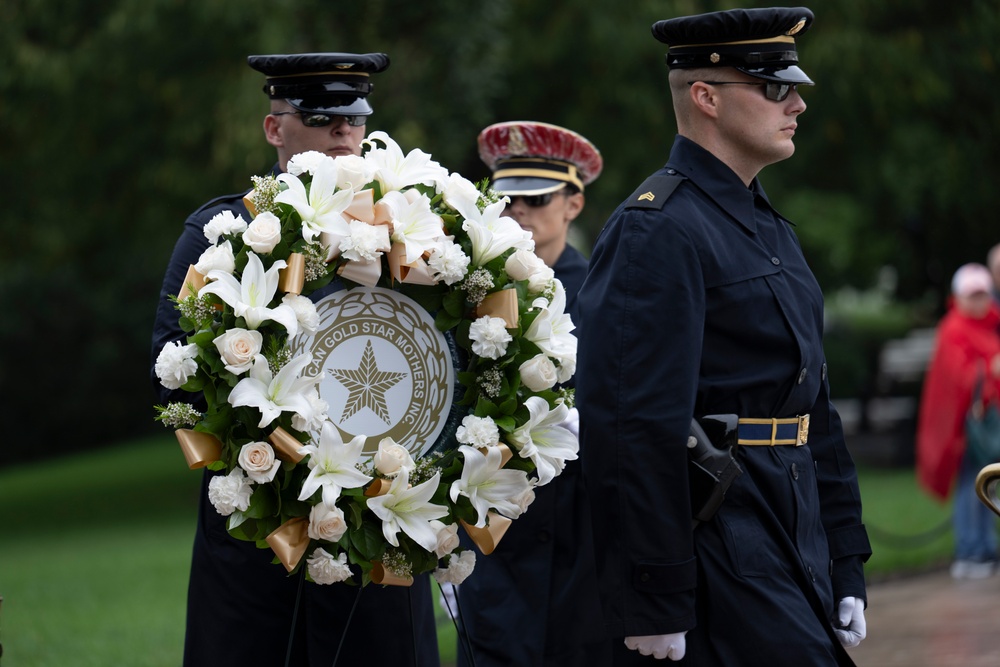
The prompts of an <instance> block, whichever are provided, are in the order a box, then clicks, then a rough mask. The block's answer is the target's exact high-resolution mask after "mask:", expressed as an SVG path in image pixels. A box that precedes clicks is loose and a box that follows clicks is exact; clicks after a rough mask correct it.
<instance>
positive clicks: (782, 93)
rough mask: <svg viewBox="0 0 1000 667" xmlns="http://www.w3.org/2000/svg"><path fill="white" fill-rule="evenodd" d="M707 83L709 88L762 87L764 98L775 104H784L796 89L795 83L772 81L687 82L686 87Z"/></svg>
mask: <svg viewBox="0 0 1000 667" xmlns="http://www.w3.org/2000/svg"><path fill="white" fill-rule="evenodd" d="M695 83H707V84H709V85H711V86H764V97H766V98H767V99H769V100H773V101H775V102H784V101H785V100H786V99H788V95H789V93H791V92H792V91H793V90H796V89H797V88H798V84H795V83H774V82H773V81H766V82H765V81H760V82H758V81H688V85H689V86H690V85H692V84H695Z"/></svg>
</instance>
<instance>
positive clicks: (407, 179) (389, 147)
mask: <svg viewBox="0 0 1000 667" xmlns="http://www.w3.org/2000/svg"><path fill="white" fill-rule="evenodd" d="M375 140H378V141H379V142H381V143H383V144H385V148H381V147H379V146H378V145H377V144H376V143H375ZM361 143H362V145H364V146H369V147H370V150H368V152H367V153H365V159H366V160H368V162H370V163H371V164H372V165H373V166H374V167H375V180H377V181H378V182H379V184H380V185H381V186H382V193H383V194H385V193H388V192H391V191H393V190H402V189H403V188H406V187H409V186H411V185H416V184H418V183H421V184H423V185H436V184H437V183H443V182H444V181H445V180H446V179H447V178H448V170H447V169H445V168H444V167H442V166H441V165H440V164H438V163H437V162H435V161H434V160H432V159H431V156H430V154H428V153H425V152H423V151H422V150H420V149H416V148H415V149H413V150H412V151H410V152H409V153H407V154H406V155H403V150H402V149H401V148H400V147H399V144H397V143H396V142H395V141H393V140H392V139H391V138H390V137H389V135H388V134H386V133H385V132H380V131H377V132H372V133H371V134H369V135H368V138H367V139H365V140H364V141H362V142H361Z"/></svg>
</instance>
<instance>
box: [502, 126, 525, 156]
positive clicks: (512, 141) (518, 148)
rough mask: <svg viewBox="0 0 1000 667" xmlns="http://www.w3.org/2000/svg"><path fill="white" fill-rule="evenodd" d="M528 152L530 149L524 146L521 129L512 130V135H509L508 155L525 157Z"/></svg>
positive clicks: (513, 128) (514, 128)
mask: <svg viewBox="0 0 1000 667" xmlns="http://www.w3.org/2000/svg"><path fill="white" fill-rule="evenodd" d="M527 151H528V147H527V146H525V145H524V136H523V135H522V134H521V128H519V127H512V128H510V133H509V134H508V135H507V154H508V155H524V154H525V153H526V152H527Z"/></svg>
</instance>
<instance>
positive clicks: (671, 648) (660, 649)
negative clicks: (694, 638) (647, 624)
mask: <svg viewBox="0 0 1000 667" xmlns="http://www.w3.org/2000/svg"><path fill="white" fill-rule="evenodd" d="M686 634H687V631H684V632H674V633H673V634H669V635H641V636H639V637H626V638H625V646H627V647H628V648H629V649H631V650H633V651H638V652H639V653H641V654H643V655H651V656H653V657H654V658H656V659H657V660H663V659H664V658H667V659H668V660H674V661H676V660H680V659H681V658H683V657H684V651H685V650H686V648H687V643H686V641H685V639H684V635H686Z"/></svg>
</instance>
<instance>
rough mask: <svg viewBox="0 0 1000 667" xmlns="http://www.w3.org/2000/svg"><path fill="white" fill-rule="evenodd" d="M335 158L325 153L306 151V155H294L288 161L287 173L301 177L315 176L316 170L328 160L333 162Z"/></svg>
mask: <svg viewBox="0 0 1000 667" xmlns="http://www.w3.org/2000/svg"><path fill="white" fill-rule="evenodd" d="M332 159H333V158H332V157H330V156H329V155H327V154H325V153H320V152H319V151H306V152H304V153H297V154H296V155H293V156H292V157H291V158H290V159H289V160H288V166H287V168H286V170H285V171H287V172H288V173H289V174H291V175H292V176H301V175H302V174H315V173H316V169H318V168H319V166H320V165H321V164H323V163H324V162H326V161H327V160H332Z"/></svg>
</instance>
